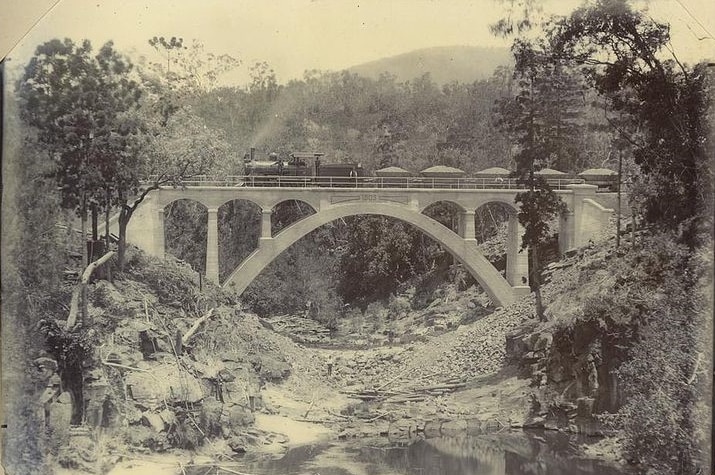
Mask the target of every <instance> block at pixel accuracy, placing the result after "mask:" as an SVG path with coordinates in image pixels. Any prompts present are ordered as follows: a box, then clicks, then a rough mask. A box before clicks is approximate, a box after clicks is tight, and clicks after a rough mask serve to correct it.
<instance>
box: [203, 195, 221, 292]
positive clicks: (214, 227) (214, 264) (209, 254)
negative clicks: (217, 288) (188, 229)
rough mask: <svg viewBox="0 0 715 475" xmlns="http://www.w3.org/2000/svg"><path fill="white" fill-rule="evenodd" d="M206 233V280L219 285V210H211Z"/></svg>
mask: <svg viewBox="0 0 715 475" xmlns="http://www.w3.org/2000/svg"><path fill="white" fill-rule="evenodd" d="M208 211H209V219H208V228H207V231H206V279H207V280H210V281H211V282H213V283H215V284H218V283H219V282H218V208H209V210H208Z"/></svg>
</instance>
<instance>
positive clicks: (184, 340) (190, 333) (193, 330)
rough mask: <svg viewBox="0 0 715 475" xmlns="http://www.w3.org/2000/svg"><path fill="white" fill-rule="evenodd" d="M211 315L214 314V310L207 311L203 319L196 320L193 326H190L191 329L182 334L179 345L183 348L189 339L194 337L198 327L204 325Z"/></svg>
mask: <svg viewBox="0 0 715 475" xmlns="http://www.w3.org/2000/svg"><path fill="white" fill-rule="evenodd" d="M213 313H214V309H211V310H209V311H208V313H207V314H206V315H204V316H203V317H201V318H199V319H197V320H196V321H195V322H194V324H193V325H191V328H189V329H188V330H186V333H184V336H182V337H181V344H182V345H183V346H186V344H187V343H188V342H189V340H190V339H191V337H192V336H194V333H196V330H198V329H199V327H200V326H201V324H202V323H204V322H205V321H206V320H208V319H209V318H211V315H213Z"/></svg>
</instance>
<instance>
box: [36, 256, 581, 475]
mask: <svg viewBox="0 0 715 475" xmlns="http://www.w3.org/2000/svg"><path fill="white" fill-rule="evenodd" d="M554 271H555V272H556V271H557V270H554ZM148 276H151V277H148ZM191 278H192V276H191V275H190V273H188V272H185V271H184V270H183V269H182V268H181V266H179V265H177V264H173V263H159V262H155V261H148V262H142V267H137V268H135V269H134V270H130V271H129V272H128V273H127V274H126V275H123V276H119V277H118V278H117V279H115V282H114V283H113V284H110V283H108V282H105V281H101V282H97V283H96V284H94V286H93V289H92V291H91V298H92V305H91V306H90V313H91V314H92V326H91V328H90V329H89V330H90V331H92V332H94V336H95V338H96V340H95V342H96V353H95V355H94V358H93V360H92V361H93V363H92V365H91V366H90V367H89V368H87V370H86V371H85V373H84V382H85V385H84V393H83V396H84V398H85V404H86V405H87V407H88V408H89V410H88V411H87V415H86V422H85V424H84V427H85V428H86V429H87V432H86V433H82V434H78V433H76V430H75V429H72V427H70V425H71V424H70V419H71V413H70V412H68V410H71V409H70V407H66V408H65V409H64V412H62V411H63V409H62V407H63V406H61V404H62V401H63V400H64V401H67V400H69V401H71V400H72V399H73V397H74V396H73V397H69V398H64V399H63V398H62V397H59V398H57V399H55V400H53V401H51V402H50V404H48V405H47V406H46V410H47V412H48V414H49V419H48V424H49V426H50V428H51V430H53V431H54V433H55V434H57V435H58V436H59V435H61V434H64V435H63V438H64V439H66V440H69V443H66V440H65V441H64V442H65V443H63V441H60V440H58V441H57V449H56V450H57V453H58V463H59V464H60V465H62V466H64V467H65V468H67V469H70V470H72V471H73V473H78V472H81V471H84V472H90V473H99V472H106V470H107V469H108V468H109V467H111V466H112V465H116V466H118V467H122V468H123V470H127V471H126V472H122V473H132V472H131V467H132V466H134V465H133V464H135V463H136V464H138V465H136V466H138V467H145V465H146V463H158V462H157V459H156V458H155V457H156V456H157V455H160V456H161V459H160V461H161V462H160V463H162V464H163V463H167V462H166V461H167V460H168V461H170V462H171V463H169V465H170V466H171V467H173V468H174V469H176V468H177V467H179V465H177V464H183V465H184V466H186V465H190V464H197V463H199V462H198V461H197V460H200V461H201V463H208V462H206V461H207V460H209V461H229V462H230V461H231V460H235V459H236V458H237V457H238V458H240V457H242V456H243V454H245V453H247V452H260V453H272V454H275V455H276V456H277V455H279V454H281V453H284V452H285V451H286V450H287V448H288V447H291V446H295V445H297V444H304V443H310V442H314V441H318V440H336V439H341V438H342V439H347V438H357V437H377V438H380V439H381V440H383V441H384V442H385V443H394V442H406V441H411V440H414V439H415V438H423V437H434V436H440V435H442V436H444V435H456V434H468V433H471V434H479V433H485V432H492V431H495V430H503V429H505V428H515V427H541V428H547V429H559V430H564V431H573V432H579V431H582V429H581V428H582V427H583V424H581V425H574V424H571V422H573V421H574V418H575V417H576V416H578V417H582V418H583V420H584V421H585V420H587V419H589V418H590V415H591V412H590V411H592V410H593V405H592V404H591V405H588V401H584V402H583V404H584V405H585V408H584V407H581V406H580V405H579V404H576V405H573V407H571V406H568V407H566V406H564V405H562V406H561V407H560V410H565V411H566V412H565V419H564V420H565V422H564V421H563V420H561V419H559V418H560V417H561V413H558V411H556V412H555V411H554V408H556V407H558V404H554V398H553V397H552V396H551V395H550V393H549V392H548V391H546V390H545V389H544V388H545V387H548V383H550V382H553V380H554V375H553V374H552V372H547V374H546V376H544V378H542V379H543V380H542V379H540V378H539V376H540V375H542V374H545V373H544V366H543V365H544V362H545V361H547V359H548V357H550V356H552V349H553V338H552V337H549V333H548V329H544V327H543V325H541V326H540V325H539V324H537V322H536V321H535V319H534V318H533V316H532V309H533V302H532V301H531V299H530V298H525V299H523V300H522V301H520V302H517V303H515V304H513V305H510V306H509V307H506V308H497V309H493V308H489V303H488V302H485V301H484V300H483V297H482V294H480V293H479V292H477V291H476V290H475V289H474V288H471V289H469V290H467V291H462V292H459V291H457V290H456V289H455V288H454V287H447V288H445V289H442V290H441V291H440V292H438V293H437V296H436V298H434V299H433V301H432V302H430V303H429V304H428V305H426V306H425V307H424V308H423V309H421V310H416V311H407V312H406V311H404V309H402V310H400V311H398V312H393V314H392V315H390V314H387V319H388V320H391V322H392V323H391V324H390V325H385V326H384V328H383V331H382V335H383V337H386V336H388V332H394V331H395V329H400V328H409V331H405V332H403V333H402V334H401V335H400V338H395V339H392V341H391V340H390V339H389V338H382V339H380V341H379V343H380V344H377V343H378V342H373V346H369V345H366V344H365V342H364V341H363V340H360V341H362V343H361V344H359V345H356V344H352V345H351V344H349V343H351V342H352V343H355V337H356V336H357V337H358V339H360V338H361V335H364V334H365V333H366V332H365V331H364V329H362V330H361V329H359V328H358V326H357V325H355V324H354V322H348V323H347V325H348V326H349V328H350V330H349V331H343V332H342V333H341V332H340V331H337V332H336V331H335V330H333V331H332V332H331V331H329V330H327V329H325V328H322V327H321V326H320V325H319V324H317V323H315V322H312V323H311V324H310V325H305V326H304V325H301V322H303V317H302V316H290V317H285V316H284V317H279V318H278V317H275V318H271V319H267V320H264V319H261V318H258V317H257V316H256V315H252V314H250V313H247V312H245V311H243V310H241V308H240V306H238V305H237V303H236V302H233V301H231V299H230V298H229V297H227V296H225V295H223V294H222V293H221V292H220V291H219V290H218V289H215V288H214V289H212V288H210V287H209V288H208V289H204V290H203V291H202V292H199V291H198V290H197V289H195V288H194V286H193V285H194V284H193V282H192V281H191ZM398 298H399V297H398ZM402 307H404V306H403V305H397V304H395V305H392V306H391V307H388V309H392V310H394V309H395V308H398V309H400V308H402ZM488 311H491V313H487V312H488ZM383 317H385V316H383ZM294 330H299V333H300V334H299V335H293V334H292V332H293V331H294ZM279 331H280V332H281V334H279V333H278V332H279ZM307 335H313V336H315V335H318V336H319V338H318V339H317V340H316V341H313V346H309V345H308V341H309V338H308V336H307ZM405 335H407V336H408V337H407V338H404V337H405ZM326 338H329V341H328V342H327V344H326V341H325V339H326ZM315 345H318V346H315ZM578 361H581V360H578ZM584 361H586V360H584ZM572 367H573V368H575V367H576V365H572ZM567 376H568V375H567ZM564 380H565V379H564ZM64 389H65V391H64V392H62V391H60V396H61V394H64V393H67V392H70V391H67V389H70V388H66V387H65V388H64ZM587 389H588V387H587ZM98 400H99V401H103V403H102V404H101V405H98V404H97V401H98ZM569 411H571V412H569ZM557 416H558V417H557ZM589 420H590V419H589ZM73 431H74V432H73ZM99 433H101V434H102V437H101V438H97V437H96V434H99ZM92 434H95V435H92ZM157 467H158V465H157ZM135 473H140V472H135ZM157 473H159V472H157Z"/></svg>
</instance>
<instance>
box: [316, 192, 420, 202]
mask: <svg viewBox="0 0 715 475" xmlns="http://www.w3.org/2000/svg"><path fill="white" fill-rule="evenodd" d="M353 201H365V202H369V203H374V202H377V201H390V202H393V203H400V204H407V203H408V202H409V198H408V197H407V195H393V194H382V193H361V194H355V195H332V196H331V197H330V203H331V204H338V203H347V202H353Z"/></svg>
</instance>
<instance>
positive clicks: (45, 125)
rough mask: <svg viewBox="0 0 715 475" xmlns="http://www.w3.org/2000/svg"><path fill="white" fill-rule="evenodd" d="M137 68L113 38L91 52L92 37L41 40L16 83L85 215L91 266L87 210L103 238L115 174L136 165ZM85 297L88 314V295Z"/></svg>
mask: <svg viewBox="0 0 715 475" xmlns="http://www.w3.org/2000/svg"><path fill="white" fill-rule="evenodd" d="M131 69H132V65H131V63H130V62H128V61H127V60H126V59H125V58H123V57H122V56H121V55H119V54H117V52H116V51H115V50H114V47H113V44H112V42H108V43H106V44H105V45H104V46H103V47H102V48H100V50H99V52H98V53H97V54H96V55H92V46H91V44H90V42H89V41H87V40H85V41H83V42H82V43H81V44H80V45H76V44H75V43H74V42H72V40H70V39H65V40H64V41H60V40H56V39H55V40H51V41H49V42H47V43H44V44H42V45H40V46H38V47H37V50H36V52H35V56H34V57H33V58H32V59H31V60H30V62H29V63H28V65H27V66H26V68H25V73H24V75H23V76H22V78H21V79H20V80H19V81H18V84H17V89H18V96H19V97H20V99H21V110H20V116H21V118H22V119H23V120H24V121H25V122H26V123H27V124H28V125H30V126H33V127H35V128H36V130H37V135H36V137H37V140H38V141H39V142H40V143H41V144H43V145H44V146H45V147H46V148H47V151H48V153H49V156H50V158H51V159H52V160H53V161H54V165H55V168H54V170H53V172H52V174H53V175H54V177H55V179H56V181H57V183H58V186H59V188H60V192H61V203H62V206H63V207H65V208H69V209H73V210H75V212H76V213H77V215H78V216H79V217H80V219H81V223H82V224H81V228H82V239H83V245H82V254H83V256H84V259H83V262H84V265H87V264H88V263H89V259H88V258H87V246H86V245H85V244H84V239H85V236H86V222H87V212H88V209H91V210H92V215H93V220H92V224H93V226H92V227H93V229H92V235H93V237H95V238H96V236H97V219H96V217H97V213H98V210H99V209H100V208H101V207H103V208H105V209H106V210H109V208H110V207H111V205H112V203H113V199H112V193H111V189H112V183H113V182H114V178H115V175H117V174H118V173H121V170H122V168H123V167H127V166H129V167H131V166H132V165H133V164H132V163H129V161H130V160H131V158H132V155H131V154H127V153H126V151H127V144H128V143H130V142H132V141H133V140H134V137H136V135H137V134H138V129H137V127H135V126H134V123H133V121H132V120H131V118H130V116H131V114H132V112H133V111H136V109H137V108H138V107H139V98H140V95H141V94H140V89H139V86H138V84H137V83H136V82H135V81H134V80H132V79H131V77H130V74H129V73H130V71H131ZM84 293H85V292H84V289H83V292H82V294H83V296H84ZM81 300H82V303H83V306H82V310H83V311H82V315H83V317H84V315H85V314H86V299H85V298H82V299H81ZM73 308H74V307H73ZM70 320H71V319H70Z"/></svg>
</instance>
